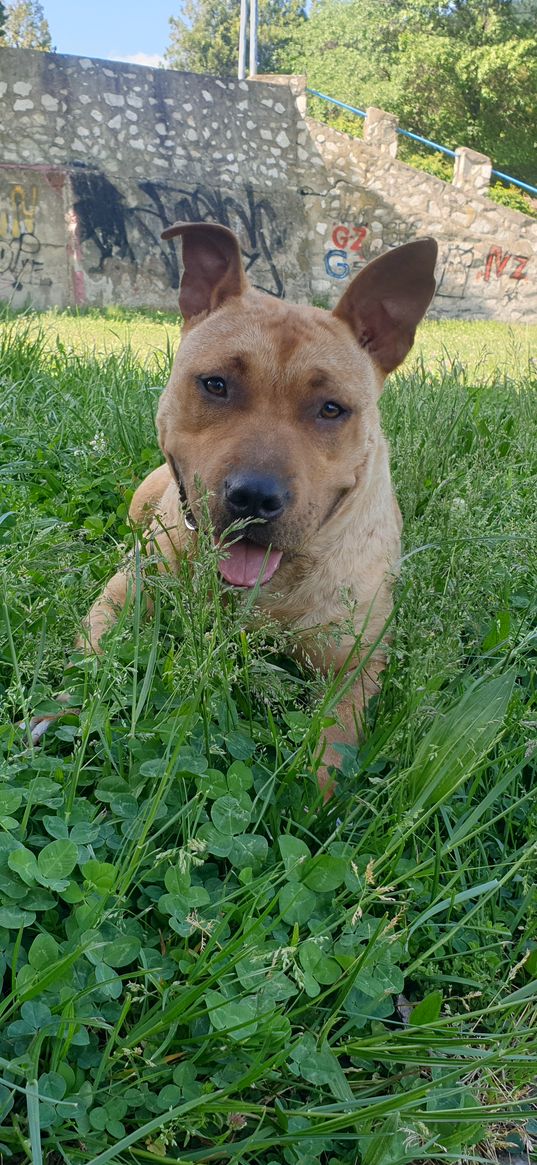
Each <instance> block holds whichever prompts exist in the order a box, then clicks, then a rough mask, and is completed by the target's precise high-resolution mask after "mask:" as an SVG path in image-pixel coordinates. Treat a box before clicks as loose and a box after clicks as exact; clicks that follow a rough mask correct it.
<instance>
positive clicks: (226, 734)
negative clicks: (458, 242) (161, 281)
mask: <svg viewBox="0 0 537 1165" xmlns="http://www.w3.org/2000/svg"><path fill="white" fill-rule="evenodd" d="M176 331H177V329H176V326H175V325H174V324H173V321H172V318H171V317H170V318H169V319H168V318H167V317H166V318H164V317H162V316H159V317H157V319H156V320H155V319H154V318H152V317H150V316H148V315H145V316H138V317H136V316H135V315H134V314H133V313H120V312H118V313H116V314H115V315H113V316H108V318H104V319H103V317H102V316H98V315H97V314H96V313H95V314H92V315H90V316H81V317H70V316H67V315H57V314H51V315H47V316H45V317H43V319H42V320H39V319H35V318H34V319H32V318H29V319H24V318H23V319H21V318H19V319H15V320H7V321H6V322H5V323H4V324H3V325H1V326H0V386H1V387H0V406H1V411H0V482H1V490H0V496H1V505H0V542H1V554H2V560H1V567H0V570H1V588H2V590H1V594H0V603H1V607H0V703H1V716H0V720H1V724H0V775H1V783H0V826H1V832H0V973H1V971H2V970H3V973H4V981H3V990H2V1002H1V1003H0V1154H3V1155H4V1158H5V1159H6V1161H7V1160H10V1161H13V1162H14V1163H15V1165H26V1163H30V1162H31V1163H32V1165H41V1163H42V1162H43V1163H44V1165H61V1163H62V1162H66V1163H67V1165H82V1163H85V1165H88V1163H91V1165H105V1163H106V1162H109V1161H113V1162H118V1165H119V1163H129V1165H134V1163H140V1162H143V1161H155V1160H159V1161H161V1162H164V1163H165V1165H166V1163H171V1162H175V1163H178V1162H212V1161H214V1162H230V1163H233V1165H282V1162H284V1163H286V1165H399V1163H403V1162H406V1163H409V1165H410V1162H415V1161H426V1162H427V1161H428V1162H431V1161H460V1160H461V1157H462V1156H463V1155H464V1156H465V1159H466V1160H476V1161H479V1160H484V1159H485V1157H486V1158H487V1159H490V1155H491V1153H493V1152H494V1151H498V1152H499V1151H501V1150H503V1149H504V1148H505V1146H506V1145H512V1146H513V1151H514V1152H520V1151H522V1149H523V1148H524V1147H526V1148H527V1146H528V1143H529V1141H528V1139H531V1137H532V1136H534V1137H535V1135H536V1134H537V1095H536V1091H535V1078H536V1074H537V893H536V889H535V874H536V868H537V842H536V840H535V837H536V826H537V803H536V794H535V791H534V786H535V768H536V759H537V700H536V666H535V665H536V659H537V639H536V630H535V627H536V614H537V595H536V586H535V582H536V578H537V507H536V496H537V409H536V394H537V368H536V365H535V363H531V361H530V360H529V359H528V358H527V357H528V355H529V351H528V345H530V344H531V342H532V336H533V337H535V334H536V332H537V329H535V328H533V329H531V328H522V327H518V328H514V327H513V328H507V327H505V328H503V327H502V326H501V325H495V324H487V325H481V324H479V325H474V326H472V325H469V324H456V323H453V324H451V323H450V324H443V325H440V324H435V323H430V324H428V325H426V326H425V327H424V329H423V330H422V332H421V335H420V339H419V341H418V353H417V355H418V358H417V359H416V358H412V359H410V360H409V361H408V365H407V366H406V367H405V368H404V369H403V370H402V371H401V372H400V373H399V374H397V375H394V376H393V377H392V378H391V379H390V382H389V385H388V387H387V390H386V392H385V395H384V398H383V409H382V411H383V419H384V426H385V429H386V431H387V433H388V435H389V437H390V441H391V445H392V464H393V476H394V482H395V486H396V491H397V494H398V497H399V501H400V504H401V509H402V512H403V516H404V522H405V534H404V550H405V553H404V560H403V565H402V571H401V578H400V582H399V585H398V589H397V611H396V618H395V621H394V625H393V642H392V647H391V653H390V660H389V666H388V669H387V672H386V675H385V680H384V684H383V688H382V693H381V695H380V698H378V699H377V701H376V702H375V703H374V705H372V706H371V707H370V709H369V720H368V726H367V731H366V736H365V739H364V741H363V744H362V745H361V747H360V748H359V749H358V750H352V749H348V750H347V753H346V756H345V762H344V773H343V774H342V775H341V778H340V781H339V785H338V790H337V793H336V795H335V796H334V798H333V799H332V800H331V802H330V803H329V804H328V805H327V806H323V805H322V804H321V802H320V797H319V795H318V792H317V785H316V780H315V772H314V761H313V758H314V755H315V750H316V745H317V743H318V740H319V737H320V733H321V730H322V727H323V724H325V723H326V721H327V719H328V720H329V719H330V717H331V715H332V712H333V707H334V703H335V696H336V689H337V681H336V680H335V681H334V683H333V684H332V685H330V686H329V689H328V690H327V689H326V685H323V684H322V682H321V681H320V680H319V678H318V677H316V676H310V675H306V674H301V673H299V672H298V671H297V669H296V667H294V666H293V665H292V664H291V663H290V662H289V660H288V658H287V655H286V642H285V636H283V635H282V634H281V633H279V632H278V631H277V630H276V629H275V628H273V627H269V626H262V627H257V628H256V630H255V632H253V633H252V634H249V636H248V638H246V637H245V635H244V631H243V624H244V609H243V602H244V601H245V600H243V599H242V598H241V597H240V596H237V595H235V597H234V598H233V599H232V601H231V602H228V603H224V602H223V601H222V594H221V588H220V587H219V585H218V581H217V570H216V562H215V553H214V550H213V549H212V547H211V545H210V542H209V540H205V542H206V544H205V543H204V545H203V546H202V548H201V550H200V560H199V562H198V563H197V564H196V565H195V566H194V567H193V569H192V573H189V572H188V571H187V570H185V571H184V573H183V576H182V577H181V578H180V579H179V581H177V580H172V579H170V578H168V577H167V576H159V577H158V578H155V579H153V580H151V582H150V584H149V589H150V591H151V597H152V599H153V603H154V616H153V619H152V620H149V619H146V618H145V617H144V609H143V608H144V597H143V596H142V594H141V593H140V589H139V588H138V590H137V593H136V596H135V601H134V605H133V609H132V610H131V611H130V612H129V613H128V614H127V615H126V616H125V617H124V618H123V619H122V620H121V621H120V624H119V626H118V628H117V630H116V631H115V632H114V633H113V634H111V635H110V637H109V642H108V647H107V651H106V654H105V657H104V659H103V660H102V661H101V662H100V663H99V664H98V665H97V664H95V662H94V661H88V660H84V659H82V658H80V657H76V656H74V655H73V654H72V653H71V649H70V644H71V641H72V638H73V636H74V634H75V631H76V628H77V625H78V624H79V621H80V619H81V616H82V614H83V613H84V611H85V610H86V608H87V607H88V605H89V603H90V601H91V600H92V598H93V597H94V596H95V594H96V593H97V591H98V590H99V588H100V587H101V585H102V583H103V580H104V579H105V578H106V577H107V576H108V575H109V574H110V573H111V572H112V571H113V570H114V569H115V568H116V565H117V564H118V563H119V562H121V561H122V559H123V557H124V555H125V553H126V551H128V550H129V549H130V548H131V547H132V545H133V538H132V532H131V530H130V529H129V525H128V521H127V508H128V503H129V499H130V497H131V495H132V492H133V489H134V488H135V486H136V484H137V482H138V481H139V480H140V479H141V478H142V477H143V476H144V475H145V474H146V473H147V472H148V471H149V470H150V469H152V468H153V467H154V466H155V465H157V464H158V463H159V453H158V449H157V444H156V439H155V429H154V415H155V410H156V405H157V400H158V388H159V386H162V385H163V384H164V383H165V380H166V376H167V374H168V371H169V363H170V356H171V351H172V347H173V343H174V342H175V334H176ZM56 337H58V338H57V339H56ZM129 337H130V338H131V339H132V340H133V343H134V349H133V348H131V347H128V346H125V342H126V340H127V339H128V338H129ZM167 337H169V338H170V344H169V345H168V346H167V345H166V340H167ZM515 350H516V351H517V353H518V354H517V356H516V359H515V358H514V356H513V353H514V352H515ZM533 350H534V351H535V346H534V349H533ZM443 353H445V354H444V355H442V354H443ZM484 353H485V354H486V355H483V354H484ZM495 369H497V371H494V370H495ZM69 658H71V660H72V661H73V663H74V667H72V668H71V669H70V670H69V672H68V678H66V674H65V669H66V663H67V661H68V659H69ZM67 685H68V686H69V689H70V690H71V691H72V692H73V694H74V696H75V697H76V701H77V706H78V707H79V708H81V709H82V711H81V713H80V715H78V714H75V713H73V714H72V715H70V716H69V717H67V718H66V719H65V720H64V721H62V723H61V725H59V726H57V727H56V728H55V729H51V730H50V731H49V733H48V734H47V735H46V737H45V738H44V741H43V745H42V747H41V748H40V749H38V750H32V749H31V748H30V747H29V746H28V743H27V740H26V738H25V735H24V732H23V731H21V730H20V729H19V728H17V727H16V722H17V721H18V720H20V719H21V718H23V717H24V716H27V715H28V711H29V710H30V709H31V710H32V711H35V710H36V709H37V708H42V709H47V708H50V707H53V704H51V700H52V698H53V695H54V693H55V692H57V691H58V690H60V689H61V688H62V687H65V686H67Z"/></svg>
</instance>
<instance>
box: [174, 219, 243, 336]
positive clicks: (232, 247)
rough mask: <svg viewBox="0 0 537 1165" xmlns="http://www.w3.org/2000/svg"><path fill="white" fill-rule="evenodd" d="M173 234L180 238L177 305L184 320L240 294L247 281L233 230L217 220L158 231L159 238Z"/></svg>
mask: <svg viewBox="0 0 537 1165" xmlns="http://www.w3.org/2000/svg"><path fill="white" fill-rule="evenodd" d="M176 235H181V236H182V240H183V266H184V271H183V278H182V279H181V288H180V291H179V307H180V308H181V313H182V315H183V316H184V318H185V320H186V321H187V322H188V321H190V320H191V319H192V317H193V316H198V315H199V314H200V312H208V311H216V308H217V307H220V306H221V305H222V304H223V303H224V301H225V300H226V299H228V298H229V297H230V296H232V295H241V293H242V292H243V291H244V290H245V289H246V287H247V285H248V280H247V279H246V276H245V274H244V270H243V266H242V262H241V253H240V249H239V240H238V239H237V236H236V235H234V234H233V231H230V230H229V228H228V227H223V226H220V225H219V224H218V223H205V222H176V223H174V224H173V226H171V227H167V228H166V230H165V231H163V232H162V235H161V238H162V239H173V238H175V236H176Z"/></svg>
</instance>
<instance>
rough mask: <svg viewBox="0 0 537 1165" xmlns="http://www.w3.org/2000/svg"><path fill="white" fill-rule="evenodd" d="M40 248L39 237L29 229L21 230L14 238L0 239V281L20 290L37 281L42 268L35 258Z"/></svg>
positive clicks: (41, 264)
mask: <svg viewBox="0 0 537 1165" xmlns="http://www.w3.org/2000/svg"><path fill="white" fill-rule="evenodd" d="M40 250H41V243H40V242H39V239H38V238H37V236H36V235H34V234H33V233H32V232H30V231H21V233H20V234H19V235H18V236H17V238H14V239H0V283H7V284H8V286H9V287H11V288H12V289H13V291H22V290H23V289H24V287H25V286H28V285H29V284H32V283H36V282H38V280H39V277H40V272H41V271H42V268H43V263H42V262H41V261H40V260H39V259H38V258H37V256H38V255H39V252H40ZM4 277H5V278H4Z"/></svg>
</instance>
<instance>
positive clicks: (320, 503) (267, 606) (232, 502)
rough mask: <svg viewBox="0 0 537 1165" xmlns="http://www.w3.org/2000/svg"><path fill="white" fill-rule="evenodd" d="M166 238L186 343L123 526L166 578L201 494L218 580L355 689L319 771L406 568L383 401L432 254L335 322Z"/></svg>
mask: <svg viewBox="0 0 537 1165" xmlns="http://www.w3.org/2000/svg"><path fill="white" fill-rule="evenodd" d="M175 235H181V236H182V242H183V262H184V272H183V278H182V282H181V290H180V295H179V304H180V308H181V312H182V314H183V317H184V321H185V326H184V331H183V337H182V340H181V346H180V349H179V353H178V355H177V357H176V360H175V364H174V367H173V371H172V374H171V377H170V380H169V383H168V386H167V388H166V389H165V391H164V393H163V396H162V398H161V401H160V406H159V410H158V430H159V438H160V445H161V448H162V452H163V453H164V456H165V458H166V464H164V465H162V466H161V467H160V468H159V469H156V470H155V471H154V472H153V473H151V474H150V475H149V477H147V478H146V480H145V481H143V482H142V484H141V485H140V486H139V488H138V489H137V491H136V493H135V495H134V497H133V500H132V504H131V509H130V514H131V517H132V518H133V519H134V520H135V521H137V522H141V521H147V520H149V522H150V525H149V532H150V538H151V543H152V545H153V547H156V548H157V549H158V551H159V552H160V556H161V558H162V560H163V562H164V563H165V564H166V566H167V569H172V570H173V569H174V568H176V564H177V562H178V560H179V559H180V557H181V555H183V554H184V553H185V552H187V550H188V551H189V552H191V549H192V543H193V541H195V538H196V533H195V531H196V523H197V520H198V518H199V508H200V497H201V492H200V491H203V492H204V493H206V494H207V495H208V498H209V502H208V505H209V510H210V516H211V520H212V525H213V528H214V536H215V539H216V540H217V541H218V542H221V544H222V559H221V561H220V572H221V574H222V576H223V578H224V579H225V580H226V581H227V582H228V583H229V584H231V585H232V586H236V587H253V586H254V585H255V584H256V583H258V582H259V583H260V586H259V596H258V606H260V607H261V608H262V609H264V610H265V611H267V612H268V613H269V614H270V615H271V616H272V617H273V618H275V619H277V620H278V621H280V622H281V623H282V624H284V625H286V626H288V627H291V628H292V629H293V630H294V631H295V632H296V644H297V651H298V652H299V653H301V654H302V655H303V657H304V658H307V659H308V661H312V662H313V663H314V664H315V665H316V666H318V667H319V668H320V669H321V670H328V669H330V668H332V667H334V668H336V669H339V668H341V667H342V666H343V665H345V664H346V665H347V666H348V668H349V669H350V670H352V671H353V672H354V675H355V679H354V683H353V684H352V686H351V687H349V690H348V693H347V695H346V696H345V697H344V698H343V700H342V701H341V703H340V705H339V707H338V718H339V721H340V723H341V727H337V726H334V727H333V728H331V729H330V730H329V731H328V732H327V734H326V750H325V753H324V757H323V760H324V764H325V766H326V765H330V764H337V763H338V759H339V758H338V754H337V753H336V752H334V750H333V748H332V743H333V741H335V740H341V739H343V740H346V741H349V742H352V741H354V740H356V736H357V732H358V730H359V724H360V720H361V715H362V712H363V708H364V703H365V701H366V700H367V699H368V698H369V696H370V695H371V694H372V693H373V692H374V691H375V690H376V687H377V679H378V675H379V672H380V671H381V669H382V667H383V651H382V645H381V642H380V641H381V639H382V633H383V628H384V626H385V624H386V620H387V619H388V617H389V614H390V610H391V606H392V599H391V581H392V576H393V573H394V572H395V570H396V568H397V562H398V559H399V555H400V530H401V516H400V512H399V508H398V506H397V502H396V500H395V497H394V495H393V492H392V487H391V482H390V470H389V463H388V449H387V446H386V441H385V440H384V437H383V436H382V433H381V429H380V422H379V414H378V408H377V401H378V398H379V396H380V393H381V391H382V386H383V383H384V379H385V376H386V374H387V373H388V372H391V371H392V369H394V368H396V367H397V365H398V364H400V363H401V361H402V360H403V359H404V357H405V356H406V354H407V352H408V351H409V349H410V348H411V346H412V343H413V340H414V333H415V329H416V326H417V324H418V323H419V321H420V320H421V318H422V316H423V315H424V313H425V310H426V308H427V306H428V304H429V302H430V300H431V299H432V296H433V294H434V288H435V283H434V278H433V270H434V264H435V259H436V253H437V247H436V243H435V242H434V240H432V239H420V240H418V241H417V242H414V243H408V244H407V245H406V246H403V247H398V248H396V249H395V250H392V251H388V252H387V254H384V255H382V256H381V257H380V258H378V259H375V260H374V262H372V263H370V264H369V265H368V266H367V267H365V268H364V269H363V270H362V271H360V273H359V274H358V275H357V276H356V278H355V279H354V280H353V282H352V283H351V284H350V286H349V287H348V288H347V290H346V291H345V292H344V294H343V296H342V298H341V299H340V301H339V303H338V305H337V307H336V308H335V310H334V311H333V312H331V313H330V312H327V311H324V310H322V309H320V308H315V307H298V306H294V305H292V304H289V303H287V302H285V301H281V300H278V299H274V298H272V297H271V296H268V295H265V294H263V293H262V292H259V291H256V290H254V289H253V288H252V287H251V286H250V285H249V283H248V280H247V278H246V276H245V274H244V271H243V268H242V263H241V258H240V251H239V244H238V241H237V239H236V237H235V235H234V234H233V233H232V231H230V230H228V229H227V228H226V227H222V226H217V225H211V224H207V223H176V224H175V225H174V226H172V227H169V229H168V230H166V231H164V234H163V238H165V239H171V238H173V237H174V236H175ZM237 519H255V522H254V523H253V524H250V525H248V527H247V530H246V536H245V537H242V538H240V539H238V540H237V535H235V541H234V542H233V543H231V542H230V544H229V545H228V547H227V549H226V545H225V539H224V541H222V538H223V535H224V531H225V530H226V529H227V528H228V527H229V526H230V525H231V524H232V523H233V522H236V521H237ZM130 581H131V576H130V574H129V571H128V569H125V570H121V571H119V572H118V573H117V574H115V575H114V577H113V578H112V579H111V580H110V582H109V583H108V585H107V586H106V588H105V590H104V592H103V594H102V595H101V597H100V598H99V599H98V600H97V602H96V603H95V604H94V606H93V607H92V609H91V611H90V613H89V615H88V618H87V621H86V640H87V642H89V645H90V647H91V648H92V649H93V650H94V651H98V650H99V644H100V640H101V637H102V635H103V633H104V632H105V631H106V630H107V629H108V628H109V627H110V624H111V622H113V620H114V618H115V616H116V613H117V611H118V609H120V608H121V607H123V606H124V604H125V602H126V599H127V596H128V592H129V586H130ZM351 615H352V626H349V621H350V616H351ZM353 628H354V630H353ZM320 632H321V633H320ZM351 632H352V633H351ZM357 637H359V650H358V651H355V652H354V654H353V648H354V647H355V645H356V643H357ZM372 645H374V650H373V651H372V650H371V647H372ZM366 655H368V656H369V658H368V659H367V664H366V666H365V668H363V667H361V666H360V657H361V658H362V660H363V659H364V656H366ZM38 735H39V732H38ZM322 774H323V775H322V777H321V783H326V781H327V779H328V777H327V770H326V768H325V769H324V770H323V771H322Z"/></svg>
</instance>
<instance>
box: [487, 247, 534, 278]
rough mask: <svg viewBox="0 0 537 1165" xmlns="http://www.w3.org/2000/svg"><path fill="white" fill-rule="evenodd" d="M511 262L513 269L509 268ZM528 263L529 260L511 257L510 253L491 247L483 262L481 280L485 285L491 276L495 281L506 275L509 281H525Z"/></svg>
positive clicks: (518, 256) (520, 256)
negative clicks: (483, 267) (483, 268)
mask: <svg viewBox="0 0 537 1165" xmlns="http://www.w3.org/2000/svg"><path fill="white" fill-rule="evenodd" d="M511 262H512V263H513V264H514V267H511V268H509V264H510V263H511ZM528 263H529V259H526V258H524V256H523V255H512V254H511V252H510V251H503V250H502V248H501V247H491V248H490V251H489V253H488V255H487V259H486V262H485V270H484V272H483V279H484V281H485V283H490V279H491V276H492V275H494V276H495V277H496V279H499V278H500V276H502V275H508V276H509V279H525V278H526V275H527V271H526V267H527V266H528ZM508 268H509V269H508ZM479 275H481V272H479Z"/></svg>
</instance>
